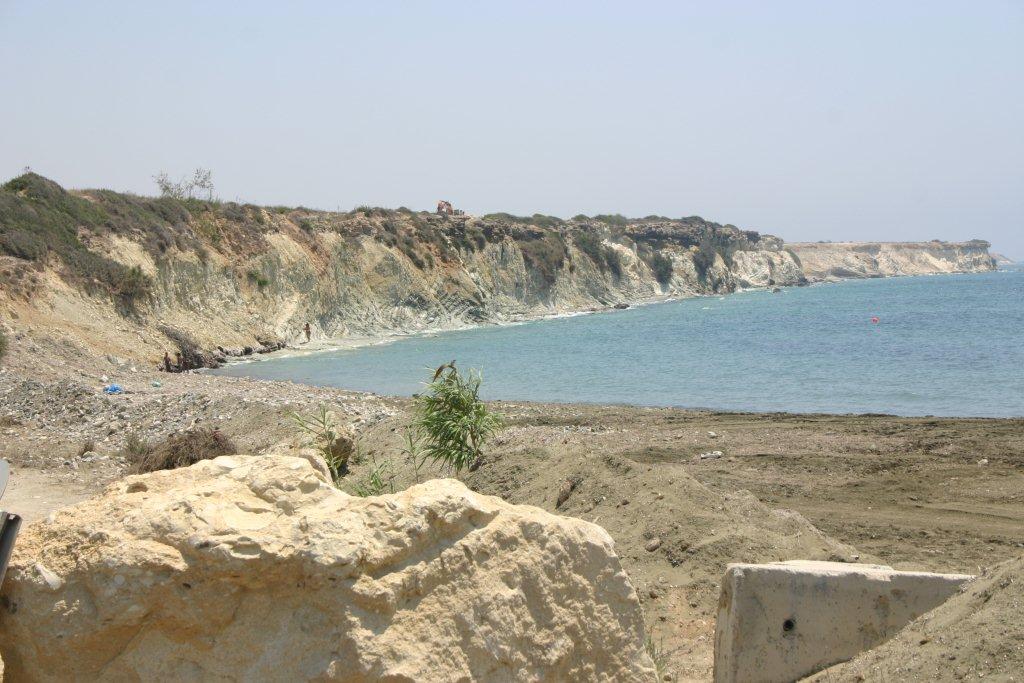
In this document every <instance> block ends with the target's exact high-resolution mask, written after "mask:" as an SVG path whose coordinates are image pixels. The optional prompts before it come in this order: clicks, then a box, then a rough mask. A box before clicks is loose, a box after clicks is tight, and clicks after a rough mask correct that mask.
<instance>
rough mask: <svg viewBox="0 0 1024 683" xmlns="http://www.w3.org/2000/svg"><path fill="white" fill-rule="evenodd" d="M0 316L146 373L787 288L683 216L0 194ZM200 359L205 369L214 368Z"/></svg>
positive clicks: (783, 263)
mask: <svg viewBox="0 0 1024 683" xmlns="http://www.w3.org/2000/svg"><path fill="white" fill-rule="evenodd" d="M0 254H2V256H0V288H2V294H3V295H2V296H0V311H3V313H4V317H5V318H7V319H9V320H11V321H12V326H13V327H14V328H15V329H18V328H21V327H26V326H27V327H32V328H34V329H36V330H37V331H41V332H45V334H46V335H48V336H49V337H50V338H67V339H71V340H73V341H75V342H76V343H80V344H81V345H83V346H84V347H85V349H86V350H102V351H103V352H104V353H108V354H112V355H116V356H120V357H125V358H134V359H139V360H141V359H146V360H149V361H151V362H156V361H157V360H158V359H159V358H161V356H162V354H163V352H164V350H165V349H168V348H172V349H173V348H174V347H175V346H177V347H179V348H180V349H181V350H182V352H183V353H184V355H185V358H186V362H191V361H190V359H192V351H193V350H194V349H197V348H198V349H200V350H205V351H206V352H207V353H206V354H205V356H200V355H196V358H195V359H193V360H196V362H202V360H203V358H206V359H209V357H210V354H209V353H208V352H209V351H210V350H214V349H216V348H217V347H218V346H219V347H223V348H224V349H227V350H232V349H244V348H246V347H248V348H260V347H265V348H273V347H274V346H276V345H277V344H278V343H280V342H281V341H288V342H290V341H296V340H298V339H299V338H300V337H301V336H302V329H303V326H304V325H305V324H306V323H307V322H308V323H309V324H310V326H311V328H312V334H313V337H314V338H315V339H316V338H319V339H329V338H341V337H346V336H368V335H379V334H385V333H396V332H397V333H402V332H411V331H419V330H429V329H450V328H457V327H464V326H468V325H473V324H479V323H490V322H502V321H509V320H516V319H523V318H529V317H537V316H543V315H548V314H558V313H566V312H575V311H586V310H593V309H598V308H605V307H611V306H616V305H620V306H621V305H623V304H628V303H635V302H640V301H647V300H653V299H658V298H668V297H683V296H691V295H696V294H711V293H724V292H731V291H734V290H736V289H737V288H741V287H766V286H774V285H793V284H799V283H801V282H802V281H803V274H802V273H801V271H800V268H799V266H798V265H797V262H796V260H795V258H794V257H793V255H792V254H791V253H790V252H788V251H786V250H785V249H784V248H783V243H782V240H780V239H778V238H776V237H771V236H766V235H760V234H758V233H756V232H753V231H743V230H740V229H738V228H736V227H734V226H730V225H719V224H717V223H712V222H709V221H705V220H704V219H701V218H699V217H691V218H685V219H675V220H672V219H668V218H662V217H656V216H650V217H648V218H645V219H640V220H628V219H625V218H623V217H621V216H597V217H593V218H591V217H586V216H577V217H575V218H573V219H571V220H561V219H557V218H553V217H550V216H542V215H534V216H532V217H528V218H526V217H517V216H511V215H508V214H493V215H488V216H483V217H473V216H440V215H436V214H430V213H427V212H414V211H410V210H408V209H404V208H403V209H397V210H390V209H381V208H373V207H360V208H358V209H356V210H354V211H350V212H347V213H339V212H322V211H313V210H309V209H305V208H301V207H300V208H289V207H259V206H253V205H239V204H234V203H221V202H212V201H199V200H191V199H189V200H178V199H172V198H166V197H164V198H147V197H138V196H134V195H127V194H119V193H115V192H110V191H107V190H85V191H75V192H68V191H65V190H64V189H63V188H61V187H60V186H58V185H57V184H55V183H53V182H52V181H49V180H47V179H45V178H42V177H40V176H38V175H34V174H28V175H25V176H21V177H19V178H16V179H14V180H12V181H10V182H8V183H7V184H6V185H4V186H3V188H2V190H0ZM215 353H216V352H215Z"/></svg>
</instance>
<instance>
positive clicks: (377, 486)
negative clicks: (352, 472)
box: [352, 460, 395, 498]
mask: <svg viewBox="0 0 1024 683" xmlns="http://www.w3.org/2000/svg"><path fill="white" fill-rule="evenodd" d="M394 492H395V473H394V471H393V468H392V467H391V461H389V460H385V461H384V462H382V463H374V466H373V468H372V469H371V470H370V471H369V472H368V473H367V474H366V476H364V477H362V478H361V479H359V481H356V482H353V484H352V495H354V496H359V497H360V498H366V497H368V496H379V495H381V494H382V493H394Z"/></svg>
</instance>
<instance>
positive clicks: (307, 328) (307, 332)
mask: <svg viewBox="0 0 1024 683" xmlns="http://www.w3.org/2000/svg"><path fill="white" fill-rule="evenodd" d="M302 331H303V332H305V333H306V343H307V344H308V343H309V323H306V325H305V327H303V328H302Z"/></svg>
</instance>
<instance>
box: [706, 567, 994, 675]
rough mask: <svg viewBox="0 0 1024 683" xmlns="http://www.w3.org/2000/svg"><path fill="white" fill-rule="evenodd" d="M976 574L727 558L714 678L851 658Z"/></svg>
mask: <svg viewBox="0 0 1024 683" xmlns="http://www.w3.org/2000/svg"><path fill="white" fill-rule="evenodd" d="M972 578H974V577H972V576H969V575H966V574H932V573H927V572H900V571H896V570H894V569H893V568H892V567H885V566H882V565H874V564H846V563H842V562H811V561H804V560H799V561H792V562H775V563H771V564H730V565H729V566H728V568H727V569H726V572H725V577H724V578H723V579H722V592H721V596H720V598H719V601H718V621H717V624H716V626H715V683H769V682H771V683H775V682H778V683H783V682H787V681H794V680H797V679H799V678H802V677H803V676H807V675H810V674H812V673H814V672H816V671H820V670H821V669H824V668H826V667H829V666H832V665H833V664H838V663H839V662H843V661H846V660H848V659H851V658H852V657H854V656H855V655H857V654H858V653H860V652H863V651H864V650H868V649H870V648H872V647H875V646H876V645H878V644H879V643H882V642H884V641H885V640H888V639H889V638H891V637H892V636H894V635H895V634H896V633H897V632H898V631H899V630H900V629H901V628H903V627H904V626H906V625H907V624H908V623H909V622H910V621H912V620H914V619H915V618H917V617H918V616H920V615H922V614H924V613H925V612H927V611H929V610H931V609H933V608H935V607H937V606H938V605H940V604H942V603H943V602H945V601H946V600H947V599H948V598H949V597H950V596H952V595H953V594H954V593H956V592H957V590H958V589H959V588H960V586H961V585H963V583H964V582H966V581H969V580H971V579H972Z"/></svg>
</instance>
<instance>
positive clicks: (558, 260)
mask: <svg viewBox="0 0 1024 683" xmlns="http://www.w3.org/2000/svg"><path fill="white" fill-rule="evenodd" d="M516 242H518V244H519V248H520V249H521V250H522V252H523V260H524V261H525V262H526V265H528V266H530V267H532V268H533V269H534V270H535V271H536V272H537V273H538V274H539V275H540V278H541V280H542V281H543V282H544V284H545V285H546V286H548V287H550V286H551V285H553V284H555V280H556V279H557V278H558V271H559V270H561V268H562V265H563V264H564V263H565V259H566V255H567V251H566V248H565V242H563V241H562V238H561V236H560V235H559V234H558V233H545V234H543V235H539V236H533V235H531V236H525V237H517V238H516Z"/></svg>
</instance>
